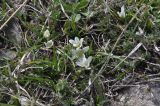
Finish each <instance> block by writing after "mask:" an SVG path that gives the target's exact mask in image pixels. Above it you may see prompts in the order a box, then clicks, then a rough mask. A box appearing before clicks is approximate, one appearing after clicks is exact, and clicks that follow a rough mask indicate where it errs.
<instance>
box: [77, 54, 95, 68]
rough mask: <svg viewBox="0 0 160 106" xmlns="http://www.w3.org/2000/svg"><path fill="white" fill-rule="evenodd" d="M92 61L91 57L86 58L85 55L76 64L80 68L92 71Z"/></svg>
mask: <svg viewBox="0 0 160 106" xmlns="http://www.w3.org/2000/svg"><path fill="white" fill-rule="evenodd" d="M91 61H92V56H89V57H88V58H86V57H85V55H83V56H82V57H81V58H80V59H79V60H78V61H77V62H76V64H77V65H78V66H80V67H84V68H86V69H91V68H90V67H89V66H90V63H91Z"/></svg>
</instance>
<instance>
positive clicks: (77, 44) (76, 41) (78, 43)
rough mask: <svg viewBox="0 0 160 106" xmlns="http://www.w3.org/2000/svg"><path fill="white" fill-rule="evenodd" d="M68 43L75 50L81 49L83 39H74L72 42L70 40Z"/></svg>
mask: <svg viewBox="0 0 160 106" xmlns="http://www.w3.org/2000/svg"><path fill="white" fill-rule="evenodd" d="M69 43H71V44H72V45H73V46H74V47H76V48H80V47H82V43H83V38H81V39H79V38H78V37H75V39H74V40H72V39H70V40H69Z"/></svg>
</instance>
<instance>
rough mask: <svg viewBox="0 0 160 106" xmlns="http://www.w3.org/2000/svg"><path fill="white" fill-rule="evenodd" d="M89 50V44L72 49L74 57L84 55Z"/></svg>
mask: <svg viewBox="0 0 160 106" xmlns="http://www.w3.org/2000/svg"><path fill="white" fill-rule="evenodd" d="M88 50H89V46H86V47H84V48H82V49H80V48H77V49H72V59H75V58H79V57H82V56H83V54H84V53H86V52H87V51H88Z"/></svg>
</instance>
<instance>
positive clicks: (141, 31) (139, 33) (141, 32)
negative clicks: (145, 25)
mask: <svg viewBox="0 0 160 106" xmlns="http://www.w3.org/2000/svg"><path fill="white" fill-rule="evenodd" d="M143 34H144V31H143V30H142V29H141V28H140V27H138V31H137V32H136V35H140V36H141V35H143Z"/></svg>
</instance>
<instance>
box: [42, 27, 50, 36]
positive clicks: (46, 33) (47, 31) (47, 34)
mask: <svg viewBox="0 0 160 106" xmlns="http://www.w3.org/2000/svg"><path fill="white" fill-rule="evenodd" d="M43 36H44V37H45V38H49V37H50V32H49V30H48V29H47V30H46V31H44V34H43Z"/></svg>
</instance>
